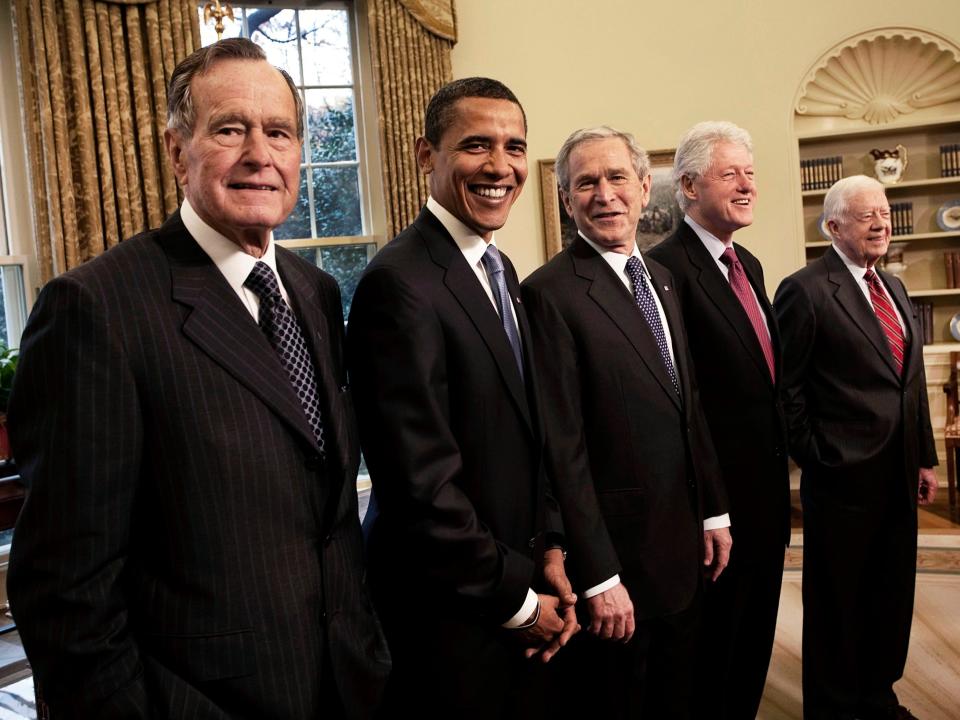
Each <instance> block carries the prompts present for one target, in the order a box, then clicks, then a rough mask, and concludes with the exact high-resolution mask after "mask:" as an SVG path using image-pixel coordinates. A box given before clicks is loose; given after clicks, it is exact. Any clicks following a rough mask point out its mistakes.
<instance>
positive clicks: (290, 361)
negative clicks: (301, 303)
mask: <svg viewBox="0 0 960 720" xmlns="http://www.w3.org/2000/svg"><path fill="white" fill-rule="evenodd" d="M243 284H244V285H245V286H246V287H248V288H250V289H251V290H252V291H253V292H255V293H256V294H257V295H258V296H259V298H260V329H261V330H263V332H264V334H265V335H266V336H267V339H268V340H269V341H270V344H271V345H273V349H274V350H276V351H277V357H278V358H280V364H281V365H283V369H284V370H286V371H287V376H288V377H289V378H290V384H291V385H292V386H293V389H294V391H295V392H296V393H297V397H298V398H299V399H300V404H301V405H302V406H303V412H304V413H305V414H306V416H307V421H308V422H309V423H310V427H311V428H312V429H313V436H314V437H315V438H316V439H317V447H318V448H319V449H320V452H323V419H322V418H321V417H320V402H319V396H318V394H317V378H316V375H315V374H314V370H313V360H312V359H311V357H310V353H309V351H308V350H307V343H306V341H305V340H304V339H303V332H302V331H301V330H300V323H298V322H297V318H296V316H295V315H294V314H293V311H292V310H291V309H290V306H289V305H287V303H285V302H284V300H283V295H281V294H280V286H279V285H278V284H277V276H276V275H274V274H273V270H272V269H271V268H270V266H269V265H267V264H266V263H265V262H262V261H258V262H257V264H256V265H254V266H253V270H251V271H250V275H249V276H248V277H247V279H246V281H244V283H243Z"/></svg>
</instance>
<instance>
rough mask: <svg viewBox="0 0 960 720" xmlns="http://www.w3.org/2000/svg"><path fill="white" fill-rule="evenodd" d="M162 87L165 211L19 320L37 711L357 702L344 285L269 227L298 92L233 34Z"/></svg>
mask: <svg viewBox="0 0 960 720" xmlns="http://www.w3.org/2000/svg"><path fill="white" fill-rule="evenodd" d="M291 92H292V95H291ZM169 96H170V108H169V109H170V114H169V119H168V129H167V131H166V134H165V141H166V145H167V151H168V155H169V157H170V160H171V162H172V165H173V167H174V170H175V172H176V175H177V178H178V181H179V182H180V184H181V185H182V186H183V188H184V192H185V195H186V200H185V201H184V203H183V206H182V207H181V209H180V211H178V212H177V213H174V215H172V216H171V217H170V218H169V219H168V220H167V221H166V222H165V223H164V225H163V226H162V227H161V228H159V229H156V230H151V231H149V232H146V233H143V234H141V235H139V236H137V237H135V238H131V239H130V240H127V241H126V242H124V243H122V244H121V245H120V246H119V247H117V248H115V249H113V250H111V251H110V252H108V253H106V254H104V255H103V256H101V257H99V258H97V259H95V260H93V261H91V262H89V263H88V264H86V265H84V266H82V267H80V268H77V269H75V270H73V271H71V272H69V273H66V274H65V275H62V276H60V277H58V278H56V279H55V280H53V281H52V282H50V283H49V284H48V285H47V287H46V288H45V289H44V291H43V292H42V293H41V295H40V298H39V299H38V300H37V304H36V307H35V308H34V311H33V315H32V317H31V320H30V323H29V325H28V327H27V330H26V332H25V333H24V337H23V343H22V355H21V365H20V371H19V373H18V375H17V378H16V383H15V387H14V391H13V397H12V400H11V405H10V424H11V428H12V436H13V438H12V439H13V446H14V449H15V453H16V458H17V461H18V465H19V467H20V470H21V473H22V476H23V478H24V479H25V481H26V483H27V485H28V496H27V500H26V503H25V506H24V509H23V514H22V515H21V518H20V522H19V525H18V527H17V530H16V534H15V537H14V543H13V551H12V556H11V567H10V576H9V594H10V598H11V602H12V605H13V611H14V614H15V616H16V620H17V623H18V626H19V629H20V633H21V635H22V637H23V641H24V646H25V649H26V651H27V655H28V657H29V659H30V662H31V664H32V665H33V669H34V673H35V675H36V679H37V682H38V685H39V686H40V687H41V688H42V690H43V694H44V696H45V699H46V701H47V703H48V705H49V708H50V713H51V714H50V716H51V717H52V718H65V717H68V718H74V717H82V718H92V717H96V718H185V717H191V718H204V719H217V720H226V719H227V718H239V717H256V718H258V719H259V718H276V719H277V720H280V719H283V720H291V719H293V718H303V719H304V720H306V719H307V718H321V717H322V718H327V717H333V718H339V717H349V718H365V717H369V716H371V715H372V713H373V711H374V709H375V705H376V704H377V701H378V698H379V695H380V691H381V688H382V686H383V683H384V680H385V676H386V674H387V671H388V669H389V655H388V653H387V651H386V647H385V644H384V640H383V636H382V633H381V632H380V628H379V624H378V623H377V621H376V619H375V616H374V614H373V612H372V609H371V606H370V603H369V601H368V598H367V592H366V587H365V580H364V573H363V570H362V567H361V564H362V543H361V537H360V527H359V523H358V519H357V500H356V493H355V491H354V479H355V477H356V471H357V464H358V457H359V452H358V445H357V440H356V430H355V419H354V415H353V409H352V404H351V400H350V393H349V389H348V386H347V382H346V374H345V369H344V363H343V317H342V311H341V306H340V294H339V290H338V288H337V285H336V282H335V281H334V280H333V279H332V278H331V277H329V276H328V275H326V274H324V273H323V272H321V271H320V270H319V269H317V268H316V267H314V266H312V265H311V264H309V263H307V262H305V261H303V260H301V259H299V258H297V257H296V256H295V255H293V254H292V253H290V252H288V251H287V250H285V249H283V248H279V247H276V246H275V244H274V243H273V241H272V230H273V228H274V227H276V226H278V225H279V224H280V223H282V222H283V221H284V220H285V219H286V217H287V215H288V214H289V213H290V211H291V210H292V208H293V206H294V203H295V202H296V196H297V189H298V186H299V181H298V176H299V158H300V152H301V144H302V137H303V127H302V117H303V113H302V109H301V107H300V101H299V98H298V97H297V93H296V89H295V88H294V86H293V85H292V83H291V82H290V80H289V78H288V77H286V76H285V75H283V74H281V73H280V72H278V71H277V70H276V69H275V68H273V67H272V66H270V65H269V64H268V63H267V62H266V61H265V56H264V54H263V52H262V51H261V50H260V49H259V48H257V46H256V45H254V44H253V43H251V42H250V41H248V40H242V39H235V40H229V41H224V42H222V43H218V44H217V45H214V46H211V47H209V48H204V49H202V50H199V51H197V52H196V53H194V54H193V55H192V56H191V57H189V58H188V59H186V60H185V61H184V62H183V63H181V65H180V66H178V68H177V70H176V71H175V72H174V75H173V77H172V80H171V87H170V93H169ZM254 270H255V271H256V272H261V273H262V274H263V277H265V278H267V280H266V281H265V282H266V284H267V285H268V286H269V292H267V291H263V293H261V289H259V288H260V286H258V285H256V284H254V283H253V281H252V278H253V276H254ZM265 308H269V309H268V310H267V311H266V312H265ZM276 318H280V319H279V320H277V319H276ZM258 319H259V322H260V325H259V326H258ZM273 331H278V332H280V334H281V335H282V337H280V338H279V339H278V336H277V335H273V336H270V337H269V339H268V334H269V333H270V332H273ZM275 347H276V348H277V349H275ZM289 347H295V351H291V352H295V353H296V355H295V356H296V357H297V358H299V365H297V366H296V367H295V368H294V369H291V366H290V365H289V362H288V358H284V357H281V352H280V351H281V349H283V352H284V353H286V352H287V350H286V349H287V348H289Z"/></svg>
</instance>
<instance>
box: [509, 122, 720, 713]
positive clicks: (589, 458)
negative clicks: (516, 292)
mask: <svg viewBox="0 0 960 720" xmlns="http://www.w3.org/2000/svg"><path fill="white" fill-rule="evenodd" d="M557 177H558V179H559V185H560V192H561V195H562V198H563V203H564V205H565V206H566V209H567V211H568V212H569V214H570V216H571V217H572V218H573V219H574V222H575V223H576V225H577V230H578V236H577V238H576V240H575V241H574V243H573V244H572V245H571V246H570V247H568V248H567V249H566V250H564V251H563V252H561V253H560V254H559V255H557V256H556V257H555V258H553V259H552V260H551V261H550V262H548V263H547V264H546V265H545V266H544V267H542V268H540V269H539V270H538V271H536V272H535V273H533V275H531V276H530V277H529V278H528V279H527V280H526V281H525V282H524V284H523V300H524V305H525V307H526V308H527V312H528V314H529V317H530V323H531V328H532V337H533V345H534V350H535V353H534V357H535V358H536V359H537V361H539V362H538V366H537V375H538V377H539V378H540V379H541V381H542V382H541V388H542V389H543V398H544V406H545V412H544V414H543V417H544V425H545V428H546V435H547V452H546V461H547V469H548V471H549V474H550V477H551V479H552V481H553V484H554V491H555V494H556V496H557V499H558V501H559V503H560V507H561V511H562V514H563V522H564V528H565V533H566V539H567V548H568V550H569V556H568V559H567V567H568V572H569V573H570V576H571V578H572V580H573V582H574V584H575V590H576V591H577V593H578V594H579V595H580V596H581V597H583V598H584V600H583V601H582V603H581V606H580V607H579V613H580V616H581V618H582V620H581V624H582V625H583V626H584V627H586V628H587V629H588V631H589V632H586V633H580V635H578V636H576V637H574V638H573V639H572V640H571V642H570V644H569V646H568V647H569V653H564V654H565V655H567V657H564V654H561V655H560V656H558V658H557V661H556V662H557V664H558V667H557V672H558V674H559V675H560V678H561V680H562V682H563V687H564V688H570V687H576V688H578V691H577V692H574V693H571V692H565V693H563V695H562V697H563V702H564V707H563V708H562V712H561V716H562V717H575V716H582V717H594V716H596V717H601V716H609V717H615V718H627V717H629V718H636V717H645V718H670V719H674V718H689V717H693V716H692V715H691V710H690V705H689V704H690V700H691V698H692V697H693V695H694V694H695V688H696V679H695V668H694V663H693V658H694V647H695V642H696V627H697V624H698V622H699V616H700V605H701V595H702V589H703V583H704V580H703V577H702V573H701V567H702V564H701V563H703V564H706V565H707V567H708V570H709V572H710V573H711V576H712V577H713V578H714V579H715V578H716V577H718V576H719V575H720V573H721V572H722V571H723V568H724V566H725V565H726V563H727V551H728V549H729V545H730V539H729V538H730V535H729V530H728V529H727V527H726V525H727V523H726V522H725V515H726V513H727V503H726V498H725V496H724V493H723V488H722V487H721V484H720V472H719V468H718V466H717V459H716V454H715V452H714V449H713V444H712V442H711V441H710V436H709V431H708V430H707V427H706V422H705V420H704V418H703V414H702V412H701V409H700V402H699V399H698V396H697V389H696V383H695V382H694V381H693V377H692V372H693V368H692V363H691V360H690V353H689V350H688V344H687V338H686V332H685V330H684V326H683V320H682V317H681V311H680V305H679V302H678V298H677V294H676V292H675V290H674V282H673V279H672V278H671V276H670V273H669V272H668V271H667V270H666V269H665V268H664V267H663V266H662V265H660V264H659V263H657V262H655V261H653V260H649V259H644V258H643V257H642V256H641V255H640V252H639V250H638V249H637V244H636V241H635V238H636V234H637V224H638V222H639V219H640V215H641V213H642V212H643V208H644V206H645V205H646V204H647V202H648V200H649V197H650V180H651V178H650V171H649V161H648V159H647V154H646V153H645V152H644V151H643V150H642V149H641V148H639V147H638V146H637V144H636V142H635V141H634V139H633V136H631V135H629V134H628V133H624V132H620V131H617V130H613V129H612V128H609V127H599V128H591V129H587V130H578V131H577V132H575V133H573V134H572V135H571V136H570V137H569V138H568V139H567V141H566V142H565V143H564V144H563V147H562V148H561V150H560V153H559V154H558V156H557ZM705 518H707V519H706V521H705Z"/></svg>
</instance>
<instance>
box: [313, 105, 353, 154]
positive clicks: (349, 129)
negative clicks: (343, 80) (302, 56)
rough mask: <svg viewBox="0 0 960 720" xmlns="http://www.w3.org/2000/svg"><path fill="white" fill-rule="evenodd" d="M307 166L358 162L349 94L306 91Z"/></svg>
mask: <svg viewBox="0 0 960 720" xmlns="http://www.w3.org/2000/svg"><path fill="white" fill-rule="evenodd" d="M306 95H307V142H308V143H309V149H308V150H307V152H308V153H309V157H310V162H313V163H322V162H337V161H338V160H356V159H357V140H356V136H355V135H354V128H353V91H352V90H307V93H306Z"/></svg>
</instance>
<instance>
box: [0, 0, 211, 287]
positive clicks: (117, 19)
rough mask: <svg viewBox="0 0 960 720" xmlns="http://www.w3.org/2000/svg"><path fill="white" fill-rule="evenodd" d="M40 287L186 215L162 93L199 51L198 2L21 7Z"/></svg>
mask: <svg viewBox="0 0 960 720" xmlns="http://www.w3.org/2000/svg"><path fill="white" fill-rule="evenodd" d="M13 10H14V28H15V33H16V39H17V48H18V54H19V65H20V81H21V87H22V91H23V106H24V124H25V127H26V136H27V152H28V157H29V165H30V181H31V185H32V188H31V190H32V195H33V198H34V215H35V226H36V235H37V259H38V261H39V265H40V274H41V281H42V282H46V281H47V280H49V279H50V278H52V277H53V276H54V275H57V274H59V273H61V272H64V271H65V270H69V269H70V268H73V267H76V266H77V265H79V264H81V263H82V262H84V261H86V260H89V259H90V258H92V257H95V256H96V255H99V254H100V253H102V252H103V251H104V250H105V249H107V248H109V247H112V246H113V245H116V244H117V243H118V242H120V241H121V240H122V239H124V238H127V237H130V236H131V235H134V234H136V233H138V232H141V231H143V230H145V229H147V228H149V227H156V226H157V225H159V224H160V223H162V222H163V219H164V218H165V217H166V216H167V215H168V214H169V213H171V212H173V211H174V210H175V209H176V208H177V205H178V202H179V198H178V191H177V185H176V180H175V178H174V176H173V172H172V170H171V169H170V167H169V166H168V163H167V162H166V159H165V155H164V149H163V129H164V127H165V126H166V102H167V95H166V88H167V83H168V82H169V80H170V75H171V73H172V72H173V69H174V67H175V66H176V64H177V63H178V62H179V61H180V60H182V59H183V58H185V57H186V56H187V55H189V54H190V53H191V52H193V50H194V49H196V48H197V47H199V46H200V27H199V19H198V17H197V4H196V2H194V1H193V0H13Z"/></svg>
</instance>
